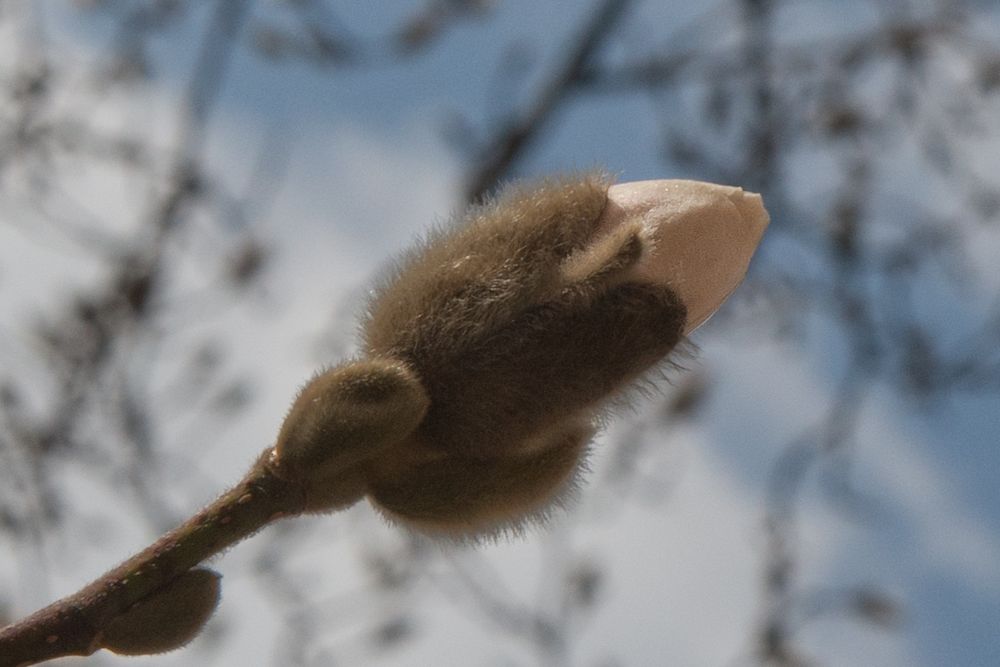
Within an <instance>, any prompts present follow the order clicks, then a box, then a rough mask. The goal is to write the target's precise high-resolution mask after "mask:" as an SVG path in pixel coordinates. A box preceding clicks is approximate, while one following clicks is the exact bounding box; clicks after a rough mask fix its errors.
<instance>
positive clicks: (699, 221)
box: [600, 180, 770, 334]
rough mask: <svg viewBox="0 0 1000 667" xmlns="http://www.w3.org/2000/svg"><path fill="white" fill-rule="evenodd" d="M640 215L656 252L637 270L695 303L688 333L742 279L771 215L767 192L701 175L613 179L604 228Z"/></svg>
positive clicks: (645, 278) (638, 275)
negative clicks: (711, 180) (698, 177)
mask: <svg viewBox="0 0 1000 667" xmlns="http://www.w3.org/2000/svg"><path fill="white" fill-rule="evenodd" d="M632 221H638V222H641V223H642V225H643V227H645V229H646V232H647V235H648V236H647V239H648V240H649V241H651V242H652V243H651V246H652V249H651V252H649V253H648V254H647V256H646V257H644V258H643V259H642V261H641V262H640V263H639V265H638V266H637V267H636V268H635V273H634V274H633V276H631V277H632V278H633V279H636V280H643V281H649V282H657V283H661V284H665V285H667V286H669V287H670V288H671V289H673V290H674V291H675V292H676V293H677V294H678V296H679V297H680V298H681V300H682V301H683V302H684V305H685V306H687V309H688V317H687V324H686V326H685V328H684V333H685V334H688V333H691V332H692V331H694V330H695V329H696V328H698V327H699V326H700V325H701V324H703V323H704V322H705V321H706V320H707V319H708V318H709V317H710V316H711V315H712V313H714V312H715V311H716V310H717V309H718V308H719V306H721V305H722V303H723V302H724V301H725V300H726V298H727V297H728V296H729V295H730V294H731V293H732V292H733V290H735V289H736V287H737V286H739V284H740V283H741V282H742V281H743V276H744V275H745V274H746V271H747V267H748V266H749V264H750V258H751V257H753V253H754V251H755V250H756V249H757V245H758V244H759V243H760V240H761V238H762V237H763V235H764V230H765V229H766V228H767V224H768V222H769V221H770V218H769V216H768V214H767V211H766V210H765V209H764V202H763V200H762V198H761V196H760V195H758V194H755V193H753V192H745V191H744V190H743V189H742V188H738V187H731V186H727V185H715V184H713V183H703V182H700V181H682V180H659V181H635V182H632V183H619V184H617V185H612V186H611V188H610V189H609V190H608V205H607V208H606V209H605V211H604V213H603V215H602V219H601V222H600V230H602V231H610V230H611V229H614V228H615V227H617V226H618V225H621V224H627V223H630V222H632Z"/></svg>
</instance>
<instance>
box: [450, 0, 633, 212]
mask: <svg viewBox="0 0 1000 667" xmlns="http://www.w3.org/2000/svg"><path fill="white" fill-rule="evenodd" d="M628 6H629V0H603V1H602V2H601V3H600V5H599V6H598V8H597V9H596V11H594V13H593V16H591V18H590V20H589V21H588V22H587V25H586V26H584V28H583V30H582V31H581V32H580V35H579V37H578V38H577V40H576V42H575V44H574V46H573V48H571V49H570V50H569V53H568V54H567V56H566V59H565V60H564V61H563V63H562V64H561V65H560V66H559V67H557V68H556V70H555V72H553V74H552V76H551V78H550V79H549V82H548V83H547V84H546V85H545V86H543V88H542V91H541V93H539V95H538V97H537V99H536V100H535V103H534V104H533V105H532V106H531V108H530V109H529V110H528V111H527V112H526V113H525V114H524V115H523V116H522V117H521V118H520V119H519V120H517V121H514V122H513V123H512V124H510V125H508V126H507V127H505V128H504V129H503V131H502V132H501V133H500V135H499V136H498V137H496V138H495V139H494V140H493V141H492V142H490V145H489V146H487V148H486V149H485V150H484V151H483V157H481V158H480V160H479V164H478V165H477V166H476V167H475V168H474V169H473V171H472V177H471V178H470V179H469V183H468V186H467V187H466V199H467V201H470V202H475V201H479V200H481V199H482V198H483V196H484V195H486V193H487V192H489V191H490V190H492V189H494V188H495V187H496V186H497V184H498V183H499V182H500V181H501V180H503V179H504V178H505V177H507V176H508V175H509V173H510V170H511V167H512V166H513V164H514V162H515V160H516V159H517V158H518V157H519V156H520V155H521V153H523V152H524V150H525V149H526V148H527V147H528V144H529V143H530V142H531V140H532V139H534V138H535V136H536V135H537V134H538V133H539V132H540V131H541V130H542V128H543V126H544V125H545V122H546V121H547V120H548V119H549V118H550V117H551V116H552V114H553V113H554V112H555V110H556V109H557V108H558V107H559V105H560V104H561V103H562V102H563V101H564V100H565V98H566V96H567V95H568V94H569V92H570V90H571V89H572V88H573V87H574V85H575V83H576V81H577V79H578V78H579V77H580V75H581V74H582V73H583V72H584V71H585V70H586V68H587V67H588V66H589V65H590V62H591V60H592V59H593V56H594V54H595V53H596V52H597V50H598V49H599V48H600V47H601V45H602V44H603V43H604V40H605V38H606V37H607V36H608V35H609V34H611V31H612V29H613V28H614V26H615V25H616V24H617V22H618V20H619V18H620V17H621V16H622V14H624V12H625V10H626V9H627V8H628Z"/></svg>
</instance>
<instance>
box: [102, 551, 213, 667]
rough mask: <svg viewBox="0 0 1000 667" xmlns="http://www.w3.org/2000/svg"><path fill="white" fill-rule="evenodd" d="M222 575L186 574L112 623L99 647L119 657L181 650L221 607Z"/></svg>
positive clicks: (196, 571)
mask: <svg viewBox="0 0 1000 667" xmlns="http://www.w3.org/2000/svg"><path fill="white" fill-rule="evenodd" d="M219 579H220V575H219V573H218V572H214V571H212V570H209V569H205V568H196V569H193V570H188V571H187V572H185V573H183V574H182V575H180V576H179V577H177V578H176V579H174V580H173V581H172V582H170V583H169V584H167V585H166V586H165V587H163V588H161V589H159V590H157V591H155V592H153V593H151V594H150V595H148V596H147V597H146V598H145V599H143V600H141V601H139V602H138V603H136V604H135V605H133V606H132V607H131V608H129V609H128V610H127V611H126V612H125V613H123V614H121V615H120V616H117V617H116V618H115V619H114V620H112V621H111V622H110V623H109V624H108V625H107V626H106V627H105V628H104V631H103V632H102V633H101V635H100V638H99V639H98V644H99V645H100V647H101V648H105V649H107V650H109V651H111V652H113V653H117V654H119V655H150V654H153V653H165V652H167V651H173V650H174V649H178V648H181V647H182V646H184V645H185V644H187V643H188V642H190V641H191V640H192V639H194V638H195V637H196V636H197V635H198V633H199V632H201V629H202V628H203V627H204V626H205V623H206V622H207V621H208V619H209V617H210V616H211V615H212V612H213V611H215V607H216V606H217V605H218V604H219V588H220V587H219Z"/></svg>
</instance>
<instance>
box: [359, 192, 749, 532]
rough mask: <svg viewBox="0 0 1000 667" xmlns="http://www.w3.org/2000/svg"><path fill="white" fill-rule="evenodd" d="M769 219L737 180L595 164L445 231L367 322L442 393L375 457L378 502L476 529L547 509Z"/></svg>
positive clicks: (371, 468)
mask: <svg viewBox="0 0 1000 667" xmlns="http://www.w3.org/2000/svg"><path fill="white" fill-rule="evenodd" d="M766 225H767V213H766V212H765V211H764V208H763V206H762V204H761V201H760V197H759V196H757V195H752V194H748V193H744V192H743V191H742V190H740V189H739V188H730V187H724V186H719V185H710V184H707V183H695V182H691V181H646V182H640V183H625V184H621V185H611V184H610V182H609V181H608V180H607V179H606V178H604V177H601V176H584V177H576V178H569V179H566V180H563V181H559V182H546V183H543V184H541V185H538V186H535V187H532V188H528V187H523V186H518V187H514V188H511V189H509V190H507V191H506V192H504V193H503V194H501V196H500V197H499V198H498V199H497V200H496V201H494V202H492V203H489V204H487V205H485V206H482V207H477V208H473V209H472V210H471V211H470V212H469V213H467V214H466V216H465V218H464V220H462V221H460V223H459V224H456V225H455V226H454V227H452V228H451V229H450V230H443V231H439V232H438V233H437V234H435V235H432V236H431V237H430V238H429V239H428V240H427V241H425V242H424V243H423V244H422V246H421V247H419V248H417V249H416V250H415V251H413V252H412V253H410V254H409V255H408V256H407V257H405V258H404V259H403V261H402V262H401V264H400V265H399V266H398V267H397V270H396V272H395V274H394V275H393V276H391V277H390V278H389V280H387V281H386V282H385V283H384V284H383V285H382V286H381V287H380V288H379V289H378V290H377V291H376V293H375V295H374V298H373V301H372V303H371V305H370V308H369V316H368V318H367V321H366V322H365V323H364V325H363V332H364V339H365V340H364V348H365V352H366V353H367V354H369V355H371V356H372V357H376V358H382V359H398V360H400V362H402V363H404V364H405V365H406V367H407V368H409V369H412V371H413V373H414V374H415V376H416V377H419V379H420V385H421V386H422V387H423V389H424V390H425V391H426V393H427V396H428V397H429V400H430V404H429V408H428V409H427V412H426V415H423V416H422V419H421V421H420V423H419V425H417V426H416V428H415V429H414V430H413V432H412V433H411V434H410V435H408V436H407V437H405V438H403V439H401V440H399V441H397V442H396V443H395V444H392V445H390V446H387V447H386V449H385V450H384V452H382V453H381V454H380V455H378V456H374V457H371V458H370V460H369V461H368V463H367V464H366V472H365V475H366V479H367V480H368V483H369V486H368V492H369V496H370V498H371V499H372V501H373V502H374V503H375V504H376V505H377V506H379V507H381V508H382V509H383V510H384V511H385V512H386V513H387V514H389V515H390V516H391V517H392V518H395V519H397V520H400V521H402V522H404V523H406V524H408V525H412V526H415V527H417V528H419V529H422V530H427V531H431V532H444V533H449V534H453V535H454V534H458V535H463V536H467V535H475V534H479V533H483V532H489V531H491V530H496V529H498V528H503V527H510V526H513V527H516V526H517V525H518V523H519V522H521V521H523V520H524V519H526V518H531V517H532V516H538V515H539V514H541V515H544V513H545V510H546V508H547V507H550V506H551V505H552V503H553V502H554V501H557V500H558V498H559V497H560V494H561V493H562V492H564V491H565V490H566V489H567V488H570V487H572V482H573V480H574V479H575V473H576V471H577V470H578V469H579V467H580V464H581V461H582V458H583V456H584V453H585V450H586V444H587V441H588V440H589V436H590V434H591V432H592V425H593V424H594V422H595V419H596V418H597V417H598V415H599V413H600V412H601V411H602V410H603V409H604V408H605V407H606V406H607V405H608V404H609V402H610V401H612V399H614V398H615V397H617V396H620V395H621V394H622V392H624V391H626V390H627V389H628V388H629V387H630V386H631V385H632V384H633V383H634V381H635V380H636V379H638V378H640V377H641V376H642V375H643V374H645V373H646V372H648V371H649V370H650V369H652V368H654V367H655V366H656V365H657V364H659V363H661V362H662V361H664V360H665V359H666V357H667V355H668V354H669V353H670V352H671V350H672V349H673V348H674V347H675V346H676V345H677V343H679V342H680V340H681V339H682V337H683V335H684V334H686V333H688V332H690V331H692V330H694V328H695V327H697V326H698V325H700V324H701V323H702V322H704V321H705V320H706V319H707V318H708V316H709V315H711V313H712V312H714V311H715V309H717V308H718V307H719V305H721V303H722V302H723V301H724V300H725V298H726V296H728V294H729V293H730V292H732V290H733V289H735V287H736V286H737V285H738V284H739V282H740V280H741V279H742V277H743V275H744V273H745V272H746V268H747V265H748V263H749V260H750V256H751V255H752V254H753V251H754V249H755V247H756V245H757V243H758V242H759V240H760V238H761V235H762V233H763V230H764V227H765V226H766Z"/></svg>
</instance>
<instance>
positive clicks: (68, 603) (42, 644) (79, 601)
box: [0, 449, 305, 667]
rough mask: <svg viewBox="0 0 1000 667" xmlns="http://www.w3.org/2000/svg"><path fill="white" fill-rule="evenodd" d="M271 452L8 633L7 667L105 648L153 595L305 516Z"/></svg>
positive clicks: (1, 665) (3, 652)
mask: <svg viewBox="0 0 1000 667" xmlns="http://www.w3.org/2000/svg"><path fill="white" fill-rule="evenodd" d="M271 451H272V450H270V449H268V450H267V451H265V452H264V454H263V455H261V457H260V458H259V459H258V460H257V462H256V463H255V464H254V466H253V467H252V468H251V470H250V472H249V473H247V475H246V477H244V479H243V480H242V481H241V482H240V483H239V484H237V485H236V486H234V487H233V488H232V489H230V490H229V491H226V492H225V493H223V494H222V495H221V496H220V497H219V498H218V499H216V500H215V502H213V503H212V504H211V505H209V506H207V507H205V508H204V509H202V510H201V511H200V512H198V513H197V514H195V515H194V516H193V517H191V518H190V519H188V520H187V521H186V522H184V523H183V524H181V525H180V526H178V527H177V528H174V529H173V530H171V531H170V532H168V533H166V534H165V535H163V536H162V537H160V538H159V539H158V540H156V542H154V543H153V544H151V545H150V546H148V547H147V548H145V549H144V550H142V551H141V552H139V553H138V554H136V555H135V556H133V557H132V558H130V559H128V560H127V561H125V562H124V563H122V564H121V565H119V566H118V567H116V568H114V569H113V570H111V571H110V572H107V573H106V574H104V575H103V576H101V577H100V578H99V579H97V580H95V581H94V582H92V583H90V584H89V585H87V586H85V587H84V588H82V589H80V590H79V591H77V592H76V593H74V594H72V595H69V596H67V597H65V598H63V599H61V600H58V601H56V602H54V603H52V604H50V605H49V606H47V607H45V608H44V609H41V610H39V611H37V612H35V613H34V614H32V615H31V616H28V617H27V618H24V619H22V620H21V621H19V622H16V623H13V624H11V625H8V626H7V627H5V628H2V629H0V667H20V666H21V665H33V664H37V663H40V662H45V661H47V660H52V659H55V658H59V657H63V656H69V655H91V654H92V653H94V652H95V651H97V650H98V649H100V648H101V645H100V639H101V633H102V631H103V629H104V628H105V627H106V626H107V625H108V624H109V623H110V622H111V621H112V620H114V619H115V618H116V617H118V616H119V615H121V614H122V613H123V612H125V611H126V610H127V609H129V608H130V607H131V606H133V605H134V604H136V603H137V602H139V601H140V600H142V599H143V598H145V597H146V596H147V595H149V594H150V593H152V592H154V591H156V590H158V589H160V588H162V587H163V586H166V585H167V584H169V583H170V582H171V581H173V580H174V579H175V578H176V577H178V576H180V575H181V574H183V573H184V572H187V571H188V570H190V569H191V568H192V567H195V566H196V565H198V564H199V563H201V562H202V561H204V560H206V559H207V558H210V557H211V556H214V555H215V554H217V553H219V552H220V551H222V550H223V549H226V548H227V547H230V546H232V545H233V544H236V543H237V542H239V541H240V540H242V539H244V538H246V537H249V536H250V535H253V534H254V533H256V532H257V531H258V530H260V529H261V528H263V527H264V526H265V525H267V524H268V523H270V522H272V521H275V520H277V519H280V518H283V517H286V516H295V515H297V514H301V513H302V510H303V507H304V503H305V500H304V494H303V491H302V489H301V487H300V486H299V484H298V483H296V482H293V481H289V480H285V479H282V478H280V477H278V476H277V475H276V474H275V473H274V472H273V471H272V468H271V465H270V462H269V460H270V456H271Z"/></svg>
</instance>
